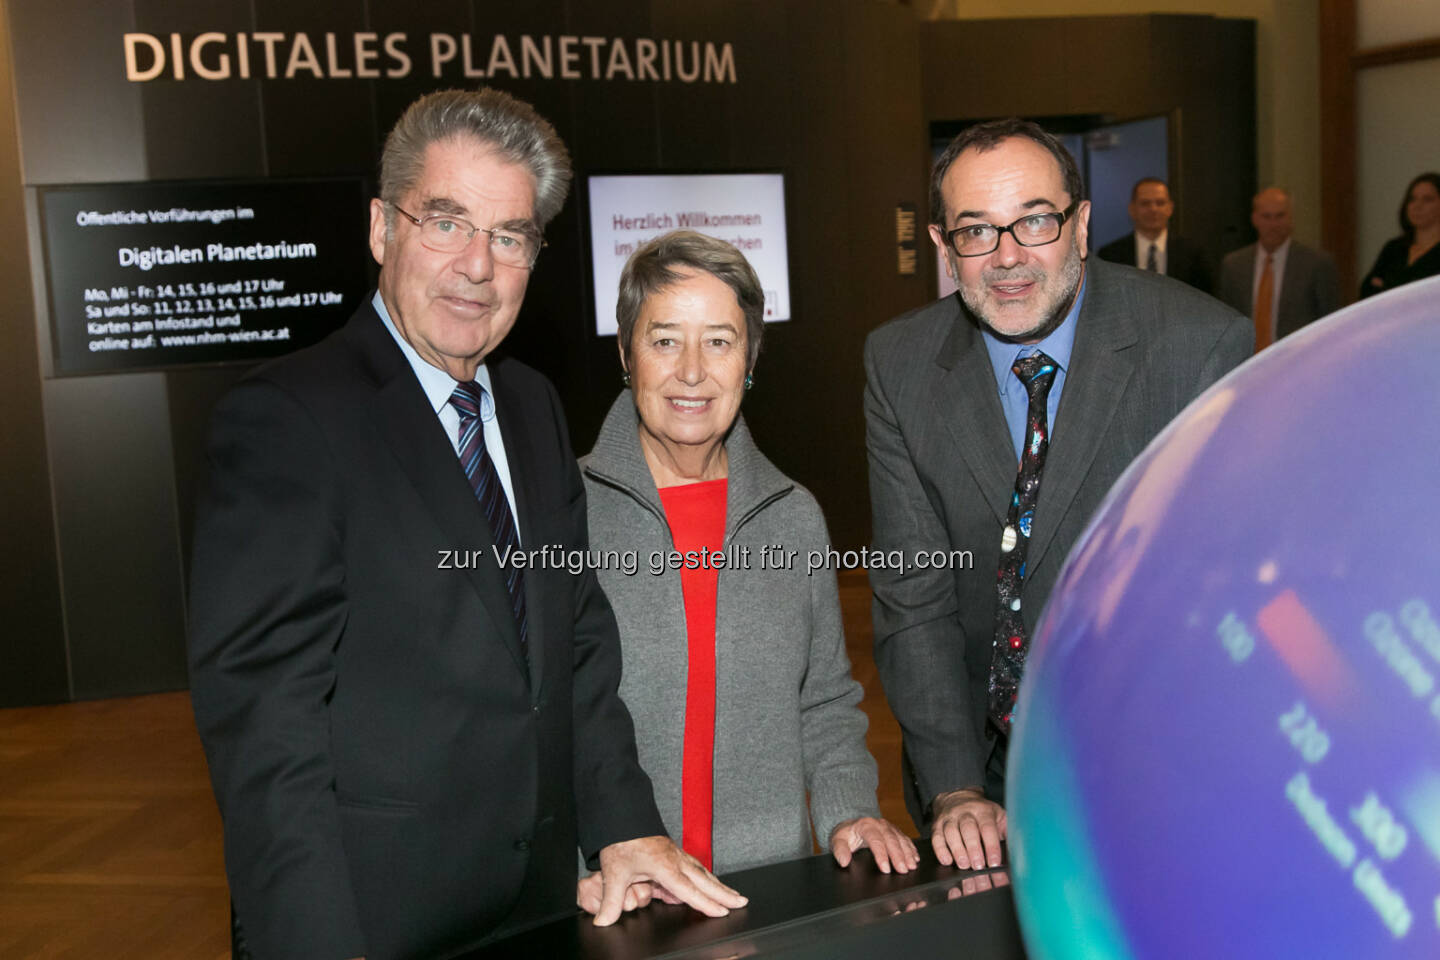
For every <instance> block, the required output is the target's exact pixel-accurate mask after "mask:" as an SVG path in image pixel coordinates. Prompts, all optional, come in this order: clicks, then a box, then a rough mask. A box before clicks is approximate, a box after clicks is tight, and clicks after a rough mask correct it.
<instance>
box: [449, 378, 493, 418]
mask: <svg viewBox="0 0 1440 960" xmlns="http://www.w3.org/2000/svg"><path fill="white" fill-rule="evenodd" d="M487 399H488V397H487V396H486V394H485V388H484V387H482V386H480V384H478V383H476V382H475V381H473V380H470V381H467V382H465V383H457V384H455V392H454V393H452V394H450V405H451V406H452V407H454V408H455V409H456V410H458V411H459V412H460V417H461V419H462V420H463V419H469V418H474V417H478V416H480V411H481V410H483V409H484V408H485V401H486V400H487ZM487 419H488V418H487Z"/></svg>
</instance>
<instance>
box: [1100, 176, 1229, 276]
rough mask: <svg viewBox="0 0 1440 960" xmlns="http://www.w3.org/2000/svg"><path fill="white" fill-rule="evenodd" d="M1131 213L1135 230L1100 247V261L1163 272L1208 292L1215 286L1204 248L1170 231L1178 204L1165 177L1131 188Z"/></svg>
mask: <svg viewBox="0 0 1440 960" xmlns="http://www.w3.org/2000/svg"><path fill="white" fill-rule="evenodd" d="M1128 212H1129V214H1130V222H1131V223H1133V224H1134V225H1135V232H1134V233H1127V234H1126V235H1125V236H1123V237H1121V238H1120V239H1119V240H1113V241H1111V242H1110V243H1107V244H1105V246H1103V247H1101V248H1100V259H1101V260H1109V261H1110V262H1111V263H1123V264H1125V265H1126V266H1131V267H1138V268H1140V269H1141V270H1149V271H1150V272H1151V273H1163V274H1165V276H1167V277H1174V278H1175V279H1176V280H1179V281H1180V282H1181V283H1188V284H1190V286H1192V287H1194V288H1195V289H1196V290H1204V291H1205V292H1206V293H1210V292H1211V291H1212V290H1213V289H1214V286H1213V279H1212V277H1211V270H1210V263H1211V262H1210V260H1209V259H1207V258H1206V256H1205V251H1204V250H1202V249H1201V248H1200V247H1198V246H1196V245H1195V244H1193V243H1191V242H1190V241H1189V240H1186V239H1185V238H1184V237H1182V236H1179V235H1178V234H1175V233H1173V232H1171V230H1170V218H1171V217H1172V216H1174V214H1175V203H1174V201H1172V200H1171V199H1170V187H1169V186H1168V185H1167V184H1166V183H1165V181H1164V180H1161V179H1160V178H1159V177H1142V178H1140V179H1139V180H1137V181H1136V182H1135V186H1134V187H1133V188H1131V190H1130V206H1129V208H1128Z"/></svg>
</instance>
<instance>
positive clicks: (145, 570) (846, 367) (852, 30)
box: [0, 0, 1254, 706]
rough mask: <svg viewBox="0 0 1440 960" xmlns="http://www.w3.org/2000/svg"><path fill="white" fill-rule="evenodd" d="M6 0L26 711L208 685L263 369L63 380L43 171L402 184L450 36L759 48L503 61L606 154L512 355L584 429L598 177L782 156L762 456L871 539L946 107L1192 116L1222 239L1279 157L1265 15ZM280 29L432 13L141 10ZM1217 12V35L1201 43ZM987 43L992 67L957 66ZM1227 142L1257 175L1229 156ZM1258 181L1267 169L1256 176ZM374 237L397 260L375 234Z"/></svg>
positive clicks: (855, 535) (288, 18) (7, 333)
mask: <svg viewBox="0 0 1440 960" xmlns="http://www.w3.org/2000/svg"><path fill="white" fill-rule="evenodd" d="M0 9H3V11H4V14H5V17H6V18H7V22H8V30H7V31H6V34H5V36H4V37H3V40H4V41H5V42H4V43H3V44H0V96H3V95H4V94H5V93H6V92H7V90H6V87H7V85H8V84H9V82H10V80H11V77H12V70H11V63H12V62H13V83H14V91H13V103H14V114H13V116H12V115H11V114H10V112H9V111H0V225H3V226H4V227H6V228H8V233H9V236H10V237H11V238H12V251H11V253H10V255H8V256H7V257H6V258H0V271H3V274H0V277H3V279H4V280H6V281H8V282H7V283H6V286H7V289H8V290H9V291H10V294H11V295H10V296H9V297H7V300H6V306H5V308H4V309H5V312H4V314H3V329H0V364H3V368H0V429H3V431H4V437H5V440H4V444H5V446H4V457H3V460H0V477H3V478H4V480H5V482H6V492H7V494H8V502H7V504H6V509H5V514H4V521H3V527H0V533H3V535H4V537H5V540H4V545H5V547H4V558H3V561H0V564H3V566H0V572H3V573H4V574H5V576H4V586H3V588H0V590H3V591H4V592H3V596H4V597H5V603H6V609H5V617H6V623H5V626H4V634H3V637H4V639H3V640H0V657H3V661H0V706H4V705H11V704H19V703H31V702H45V701H59V700H66V699H77V698H87V697H96V696H111V695H120V694H128V693H138V692H144V691H151V690H158V689H171V688H179V687H183V686H184V685H185V682H186V678H185V668H184V617H185V605H184V596H185V570H186V565H187V561H188V552H189V536H190V528H191V512H192V510H193V504H194V488H195V483H196V479H197V476H198V472H199V470H200V466H201V456H202V446H203V439H204V433H205V424H206V420H207V417H208V414H209V410H210V408H211V406H212V405H213V403H214V401H215V400H216V398H217V397H218V396H219V395H220V394H221V393H222V392H223V391H224V390H225V389H226V388H227V387H228V386H229V385H230V384H231V383H233V382H234V380H235V379H236V378H238V377H239V376H242V375H243V374H244V373H245V372H246V370H247V369H249V365H248V364H220V365H212V366H203V367H189V368H185V369H173V370H161V371H154V372H138V373H125V374H106V375H90V376H71V377H59V376H56V375H55V371H54V364H53V358H52V357H51V355H50V353H51V346H50V343H51V340H50V330H49V317H48V316H47V306H46V302H47V300H46V286H45V276H44V264H43V257H42V256H41V252H40V251H41V249H42V247H41V238H40V228H39V218H38V209H37V201H36V190H35V188H36V187H37V186H39V185H46V184H77V183H116V182H127V181H150V180H195V179H211V178H266V177H277V178H278V177H308V176H347V175H349V176H363V177H373V176H374V171H375V163H376V159H377V157H378V152H379V147H380V143H381V141H382V139H383V136H384V134H385V132H386V131H387V130H388V128H389V127H390V125H391V124H392V123H393V121H394V119H395V118H396V117H397V116H398V115H399V113H400V112H401V111H402V110H403V109H404V107H405V106H406V105H407V104H408V103H409V102H410V101H412V100H413V99H414V98H415V97H416V96H418V95H419V94H421V93H423V92H426V91H428V90H431V89H437V88H441V87H449V86H465V85H475V84H477V83H480V82H483V81H481V80H478V79H473V78H472V79H467V78H466V77H464V76H463V75H462V74H461V71H460V63H459V59H458V58H457V60H456V61H454V62H452V63H451V64H450V65H449V66H448V68H446V69H445V70H444V71H443V75H442V76H441V77H439V78H436V77H434V76H432V75H431V70H430V64H429V58H428V39H427V38H428V36H429V35H430V34H431V33H446V34H450V35H452V36H455V37H457V38H459V37H460V36H462V35H464V34H470V35H471V36H472V37H473V43H474V46H475V51H476V53H475V56H476V59H477V60H480V61H482V62H483V61H484V60H485V52H486V51H488V49H489V45H490V42H491V38H492V37H494V36H495V35H497V34H504V35H506V36H507V37H509V38H510V39H511V42H512V43H515V42H516V38H518V37H519V36H521V35H524V34H528V35H531V36H536V37H539V36H546V35H549V36H556V37H558V36H561V35H573V36H580V37H584V36H596V37H607V38H615V37H619V38H627V39H629V40H633V39H634V38H642V37H643V38H654V39H656V40H661V39H667V40H682V41H686V42H687V43H688V42H689V41H691V40H698V41H702V42H703V41H711V42H713V43H715V44H716V45H717V46H718V45H719V44H722V43H729V44H730V45H731V47H732V49H733V51H734V63H735V74H736V82H735V83H733V84H728V83H725V84H719V83H703V82H697V83H683V82H680V81H679V80H671V81H669V82H652V81H645V82H640V81H626V80H623V79H619V78H617V79H613V80H608V81H607V80H604V79H590V78H588V76H587V77H584V78H581V79H562V78H560V77H559V76H558V72H557V76H556V77H555V78H554V79H540V78H532V79H529V80H525V79H512V78H510V77H508V76H507V77H500V78H496V79H495V80H494V81H493V82H494V85H495V86H498V87H501V88H503V89H506V90H509V91H511V92H513V93H515V94H516V95H518V96H521V97H523V98H525V99H527V100H530V101H531V102H533V103H534V104H535V105H536V106H537V107H538V109H539V110H540V111H541V112H542V113H543V114H545V115H546V116H547V117H548V118H549V119H550V120H551V121H552V122H553V123H554V124H555V126H556V127H557V129H558V130H559V132H560V134H561V136H562V137H563V138H564V139H565V141H566V142H567V143H568V144H569V146H570V148H571V150H572V153H573V155H574V159H575V163H576V168H577V189H576V190H575V191H574V192H572V197H571V200H570V202H569V203H568V204H567V205H566V208H565V210H564V211H563V212H562V213H561V215H560V216H559V218H557V220H556V221H555V222H554V223H553V224H552V225H551V227H550V229H549V231H548V233H547V237H548V240H549V242H550V247H549V248H548V249H547V250H546V251H545V253H544V255H543V257H542V259H541V261H540V263H539V264H538V266H537V268H536V270H535V273H534V276H533V278H532V280H531V284H530V289H529V294H528V296H527V298H526V304H525V308H524V311H523V313H522V315H521V318H520V321H519V323H518V324H517V326H516V329H515V331H514V332H513V333H512V334H511V336H510V338H509V341H508V342H507V345H506V349H508V350H509V351H510V352H511V353H513V354H515V355H517V356H519V357H520V358H521V359H524V360H525V361H527V362H529V363H531V364H533V365H534V366H536V367H539V368H540V369H541V370H543V371H544V372H546V373H547V374H549V375H550V376H551V378H552V379H554V380H555V382H556V384H557V386H558V387H559V389H560V392H561V396H562V398H563V399H564V402H565V405H566V409H567V411H568V413H569V416H570V420H571V432H572V436H573V440H574V443H575V446H576V449H577V451H578V452H584V451H585V450H587V449H588V448H589V446H590V444H591V442H592V440H593V438H594V435H595V433H596V430H597V429H598V426H599V423H600V420H601V418H602V417H603V414H604V412H605V410H606V409H607V407H608V406H609V404H610V402H611V400H612V399H613V398H614V396H615V393H616V392H617V391H618V389H619V367H618V363H617V360H616V356H615V343H614V339H613V338H600V337H597V336H595V334H594V333H593V323H594V319H593V317H592V316H591V314H592V312H593V309H594V308H593V306H592V302H593V301H592V296H591V293H592V291H591V290H590V279H589V271H590V268H589V258H588V250H587V246H586V244H587V238H586V235H585V231H586V227H585V223H586V217H585V215H586V210H585V203H584V191H583V182H584V176H585V174H586V173H587V172H590V171H607V172H611V171H634V172H645V171H670V170H681V171H687V172H696V171H716V172H727V171H734V170H761V169H763V170H780V171H783V172H784V173H785V175H786V191H787V197H786V200H787V207H788V215H789V250H790V267H791V295H792V303H793V311H792V312H793V317H794V319H793V320H791V321H789V322H787V323H780V324H773V325H771V326H770V327H769V328H768V329H767V334H766V342H765V348H764V351H763V352H762V355H761V358H760V361H759V365H758V367H757V370H756V381H757V385H756V387H755V389H754V390H753V391H752V392H751V393H750V394H749V395H748V397H747V399H746V401H745V407H744V411H745V415H746V417H747V418H748V419H749V421H750V423H751V426H752V429H753V430H754V432H755V434H756V437H757V439H758V441H759V443H760V445H761V447H762V449H764V450H765V451H766V452H767V453H768V454H769V455H770V456H771V458H772V459H774V460H775V462H776V463H777V464H778V465H779V466H780V468H781V469H782V470H784V471H786V472H787V473H789V474H790V475H791V476H793V477H794V478H795V479H797V480H798V481H799V482H801V483H803V484H805V485H806V486H808V487H809V488H811V489H812V490H813V491H814V492H815V494H816V496H817V497H818V498H819V500H820V502H821V505H822V506H823V507H824V509H825V512H826V515H827V518H828V520H829V523H830V527H831V532H832V539H833V540H834V542H835V543H836V544H837V545H838V546H841V547H843V548H848V547H858V546H860V545H862V544H864V543H865V542H867V541H868V539H869V506H868V499H867V495H866V486H865V479H864V478H865V459H864V424H863V419H862V416H861V393H862V389H863V372H862V369H861V362H860V354H861V348H862V345H863V341H864V337H865V335H866V333H867V332H868V331H869V330H870V329H872V328H873V327H875V326H876V325H878V324H880V323H882V322H884V321H885V320H886V319H888V318H890V317H892V316H894V315H896V314H898V313H901V312H903V311H905V310H908V309H910V308H912V307H914V306H917V305H919V304H921V303H923V302H925V301H926V300H927V299H929V297H930V294H929V291H931V290H933V289H934V279H935V278H934V276H933V272H934V267H933V262H932V258H931V257H930V255H929V249H928V246H927V245H926V240H925V237H924V234H923V222H924V218H925V216H926V183H927V176H928V150H929V137H930V126H931V124H932V123H937V122H944V121H953V120H956V119H966V118H976V117H985V116H994V115H1001V114H1007V113H1012V112H1013V113H1022V114H1028V115H1034V116H1054V115H1060V114H1067V113H1088V114H1097V115H1101V114H1110V115H1114V116H1116V117H1117V118H1121V119H1123V118H1125V117H1127V116H1130V115H1132V114H1134V115H1138V114H1143V113H1156V112H1164V111H1174V114H1173V115H1174V116H1177V117H1179V119H1180V126H1179V127H1178V129H1179V131H1180V132H1179V133H1178V134H1177V136H1178V137H1179V138H1180V143H1179V147H1180V150H1179V153H1178V154H1176V155H1177V156H1179V158H1180V159H1179V161H1178V162H1179V164H1180V165H1181V166H1180V170H1179V174H1180V176H1179V177H1178V182H1177V184H1176V185H1175V190H1176V193H1177V200H1178V201H1179V202H1180V204H1181V209H1182V211H1184V213H1183V216H1184V217H1185V218H1186V219H1185V221H1184V229H1185V230H1186V232H1188V233H1191V234H1196V235H1199V236H1203V237H1204V238H1205V239H1206V240H1207V241H1209V240H1211V238H1212V235H1213V242H1214V244H1215V247H1216V249H1217V250H1218V248H1219V243H1220V240H1219V236H1218V233H1217V231H1219V232H1223V230H1224V229H1225V224H1226V223H1228V222H1229V218H1233V216H1234V214H1235V213H1236V211H1238V212H1239V214H1240V215H1241V222H1243V214H1244V211H1245V210H1246V209H1248V208H1247V207H1246V204H1248V198H1249V195H1250V191H1251V189H1252V188H1253V182H1254V170H1253V167H1254V107H1253V102H1254V82H1253V69H1254V68H1253V62H1254V41H1253V25H1251V24H1248V23H1241V22H1235V21H1217V20H1214V19H1212V18H1204V17H1199V18H1197V17H1128V18H1099V19H1086V20H1082V21H1034V20H1027V21H1019V23H1023V24H1025V25H1026V27H1025V30H1026V31H1031V30H1037V29H1038V30H1041V31H1042V33H1040V34H1031V33H1027V34H1026V37H1027V45H1030V44H1031V41H1032V40H1033V41H1034V42H1033V46H1034V47H1035V48H1036V49H1046V50H1049V51H1052V52H1055V55H1056V59H1054V60H1052V61H1049V62H1048V65H1045V64H1044V63H1042V67H1041V69H1040V71H1039V72H1038V73H1033V72H1032V73H1031V74H1029V75H1028V76H1017V75H1016V74H1015V71H1014V69H1013V67H1012V63H1014V62H1016V58H1015V52H1016V46H1015V43H1014V36H1015V32H1014V27H1013V24H1014V23H1016V22H1015V21H1011V22H1010V23H1011V24H1012V26H1011V27H1010V28H1008V30H1007V27H1006V26H1005V22H1002V21H970V22H955V23H941V24H920V23H918V22H917V21H916V20H915V18H914V15H913V13H912V12H911V11H910V9H909V8H908V7H905V6H901V5H896V4H888V3H880V2H873V0H839V2H836V0H783V2H777V0H614V2H607V3H604V4H597V3H593V2H584V0H538V2H534V3H530V4H500V3H493V2H487V0H433V2H428V3H413V2H405V0H349V2H343V0H340V2H337V0H324V2H321V0H188V2H181V0H128V2H114V3H104V4H95V3H93V2H91V0H0ZM1067 23H1078V24H1079V25H1080V27H1079V30H1080V33H1079V34H1078V35H1076V34H1073V33H1067V30H1066V28H1065V24H1067ZM257 30H259V31H273V32H279V33H284V34H286V35H287V36H289V35H292V34H294V33H297V32H305V33H307V34H308V35H309V37H310V38H311V39H312V40H313V41H314V42H315V44H316V46H317V48H318V50H319V53H320V56H321V57H322V59H323V58H324V55H325V54H324V48H323V42H324V36H325V34H326V33H334V34H336V35H337V37H339V38H340V40H341V49H342V50H343V49H344V42H345V41H346V40H348V39H349V38H350V37H351V36H352V35H353V34H354V33H356V32H374V33H377V34H380V35H381V36H382V37H383V36H384V35H385V34H387V33H391V32H403V33H405V34H406V35H407V37H408V38H409V41H408V44H407V46H406V49H407V51H408V52H409V53H410V55H411V56H412V57H413V58H414V63H413V67H412V69H411V71H410V73H409V75H408V76H405V77H396V78H383V77H382V78H380V79H356V78H353V77H351V78H346V79H336V78H328V77H327V78H325V79H317V78H313V77H307V76H297V77H294V78H292V79H288V80H287V79H283V78H276V79H263V78H258V79H239V78H238V77H237V78H232V79H229V80H222V81H208V80H203V79H199V78H196V77H194V76H193V75H189V74H187V77H186V79H183V80H176V79H174V78H173V77H172V76H170V75H169V73H168V72H167V73H166V74H164V75H162V76H160V77H157V78H156V79H154V80H151V81H147V82H130V81H128V80H127V79H126V74H125V62H124V46H123V42H122V37H123V35H124V34H125V33H127V32H144V33H148V34H152V35H154V36H156V37H157V38H160V39H161V40H162V41H164V42H166V43H167V44H168V38H169V35H170V34H172V33H178V34H180V35H181V36H182V40H183V41H184V42H187V43H188V41H189V40H190V39H192V38H194V37H196V36H197V35H199V34H201V33H205V32H209V31H215V32H219V33H223V34H227V35H230V36H233V35H234V34H236V33H240V32H244V33H247V34H253V33H254V32H255V31H257ZM1197 30H1201V31H1209V33H1207V34H1206V35H1207V36H1210V35H1213V37H1214V43H1213V44H1212V45H1209V46H1205V47H1203V51H1204V52H1203V53H1197V52H1196V51H1197V50H1200V49H1202V48H1197V47H1196V46H1195V45H1194V37H1195V31H1197ZM1182 43H1186V44H1187V46H1185V47H1184V48H1183V49H1184V51H1185V53H1184V54H1183V55H1182V53H1181V50H1182V47H1181V44H1182ZM1155 45H1159V46H1158V47H1157V49H1156V50H1152V49H1151V47H1152V46H1155ZM281 49H282V50H284V49H285V48H284V47H283V46H282V48H281ZM959 57H969V58H978V61H979V66H978V67H967V69H966V71H964V73H963V74H961V73H958V72H957V71H956V70H954V68H953V65H954V63H955V62H956V60H957V58H959ZM282 58H283V53H282ZM582 58H583V59H585V60H587V61H588V53H582ZM1196 61H1203V63H1197V62H1196ZM1024 62H1026V63H1033V62H1034V61H1033V60H1030V59H1027V60H1025V61H1024ZM378 65H379V66H380V67H381V68H382V69H383V68H385V67H386V66H388V65H389V61H388V60H387V59H386V58H384V57H382V58H381V60H380V61H379V64H378ZM252 69H253V70H254V71H255V72H256V73H257V74H258V72H259V67H258V64H257V63H255V62H252ZM584 72H585V73H587V74H588V69H586V70H585V71H584ZM966 77H968V78H972V79H970V80H969V81H966V82H961V81H962V79H963V78H966ZM976 77H978V78H981V79H980V80H978V81H976V80H974V79H973V78H976ZM1218 78H1223V79H1224V82H1223V83H1217V82H1216V81H1217V79H1218ZM1172 128H1174V127H1173V124H1172ZM1172 153H1174V151H1172ZM1221 165H1226V166H1227V167H1228V166H1230V165H1236V166H1237V167H1238V168H1243V169H1236V170H1233V171H1228V172H1225V173H1217V172H1216V170H1215V168H1216V167H1218V166H1221ZM1236 179H1238V180H1243V181H1244V183H1245V185H1244V186H1243V188H1236V189H1231V188H1230V186H1229V184H1230V181H1232V180H1236ZM1221 181H1223V183H1222V182H1221ZM1197 197H1205V198H1209V197H1214V198H1216V199H1215V200H1214V201H1213V202H1212V201H1210V200H1206V201H1205V203H1204V204H1203V206H1205V207H1207V208H1209V209H1210V211H1211V212H1210V213H1208V214H1207V213H1203V212H1202V211H1201V210H1199V209H1197V208H1199V207H1201V206H1202V204H1200V203H1197V202H1196V199H1197ZM898 204H909V205H913V207H914V208H915V209H916V210H917V211H918V212H919V217H920V221H921V224H922V230H921V235H920V237H919V241H920V256H919V258H918V261H919V268H918V272H917V273H914V274H910V275H902V274H901V273H900V272H899V270H898V269H897V253H896V226H895V208H896V206H897V205H898ZM1207 216H1208V217H1210V218H1211V221H1209V222H1207V221H1205V220H1204V218H1205V217H1207ZM22 238H24V241H26V242H22ZM354 254H355V256H356V257H357V258H361V259H365V260H368V256H369V255H368V251H367V248H366V246H365V238H364V237H363V236H356V238H355V249H354ZM362 292H363V291H362Z"/></svg>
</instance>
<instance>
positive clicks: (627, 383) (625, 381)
mask: <svg viewBox="0 0 1440 960" xmlns="http://www.w3.org/2000/svg"><path fill="white" fill-rule="evenodd" d="M620 382H621V383H623V384H625V386H627V387H628V386H630V371H629V370H626V371H625V373H624V374H623V375H622V376H621V377H620Z"/></svg>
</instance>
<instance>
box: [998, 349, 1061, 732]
mask: <svg viewBox="0 0 1440 960" xmlns="http://www.w3.org/2000/svg"><path fill="white" fill-rule="evenodd" d="M1010 369H1011V370H1012V371H1013V372H1014V374H1015V376H1017V377H1019V378H1020V382H1021V383H1023V384H1024V385H1025V392H1026V393H1028V394H1029V395H1030V407H1029V410H1028V411H1027V412H1026V414H1025V446H1024V447H1022V448H1021V450H1020V472H1019V473H1018V474H1016V477H1015V493H1014V495H1013V496H1012V497H1011V498H1010V511H1009V513H1008V514H1006V517H1005V530H1004V532H1003V533H1002V534H1001V536H1000V572H999V575H998V577H997V579H996V590H997V601H998V602H997V604H996V611H995V645H994V649H993V651H992V653H991V657H990V719H991V720H992V721H994V723H995V725H996V726H997V727H999V728H1000V731H1001V732H1002V733H1006V734H1008V733H1009V732H1010V723H1011V721H1012V720H1013V719H1014V717H1015V695H1016V691H1018V690H1019V688H1020V671H1021V670H1022V669H1023V668H1024V666H1025V648H1026V644H1027V643H1028V642H1029V638H1028V637H1027V636H1026V630H1025V620H1024V618H1023V617H1022V615H1021V613H1020V589H1021V587H1022V586H1023V585H1024V583H1025V554H1026V552H1027V551H1028V549H1029V547H1030V529H1031V524H1032V523H1033V521H1034V517H1035V501H1036V500H1037V499H1038V498H1039V496H1040V469H1041V468H1042V467H1044V466H1045V453H1046V451H1047V450H1049V449H1050V438H1049V430H1048V428H1047V426H1046V416H1045V408H1046V404H1047V402H1048V401H1049V397H1050V385H1051V384H1052V383H1054V382H1055V372H1056V370H1057V369H1058V368H1057V367H1056V365H1055V361H1054V360H1051V359H1050V358H1049V357H1047V356H1045V354H1043V353H1036V354H1035V355H1034V356H1031V357H1024V358H1022V359H1020V360H1016V361H1015V365H1014V366H1013V367H1011V368H1010Z"/></svg>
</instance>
